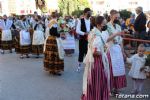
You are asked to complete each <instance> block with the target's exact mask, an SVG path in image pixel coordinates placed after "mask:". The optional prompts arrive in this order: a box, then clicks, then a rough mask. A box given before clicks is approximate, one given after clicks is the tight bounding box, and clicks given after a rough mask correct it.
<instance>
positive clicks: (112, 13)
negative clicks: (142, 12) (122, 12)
mask: <svg viewBox="0 0 150 100" xmlns="http://www.w3.org/2000/svg"><path fill="white" fill-rule="evenodd" d="M118 13H119V12H118V11H117V10H114V9H112V10H111V11H110V15H111V16H112V15H114V14H118Z"/></svg>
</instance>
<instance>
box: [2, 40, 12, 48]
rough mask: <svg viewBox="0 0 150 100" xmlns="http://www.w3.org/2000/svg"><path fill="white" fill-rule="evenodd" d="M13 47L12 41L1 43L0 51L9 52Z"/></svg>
mask: <svg viewBox="0 0 150 100" xmlns="http://www.w3.org/2000/svg"><path fill="white" fill-rule="evenodd" d="M12 47H13V43H12V41H1V49H2V50H11V49H12Z"/></svg>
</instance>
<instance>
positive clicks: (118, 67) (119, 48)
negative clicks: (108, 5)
mask: <svg viewBox="0 0 150 100" xmlns="http://www.w3.org/2000/svg"><path fill="white" fill-rule="evenodd" d="M118 14H119V13H118V12H117V11H116V10H111V11H110V22H108V23H107V27H108V28H107V30H108V32H109V35H110V36H113V35H115V34H117V33H118V32H123V33H124V31H122V30H121V27H120V25H118V24H116V23H118ZM122 42H123V40H122V37H121V36H116V37H115V38H114V39H113V41H111V42H109V43H108V44H109V45H108V49H109V50H108V52H107V56H108V58H109V61H110V62H111V63H110V81H111V83H110V85H111V91H112V93H113V94H118V93H119V89H122V88H124V87H126V85H127V83H126V75H125V64H124V58H123V54H124V51H123V44H122Z"/></svg>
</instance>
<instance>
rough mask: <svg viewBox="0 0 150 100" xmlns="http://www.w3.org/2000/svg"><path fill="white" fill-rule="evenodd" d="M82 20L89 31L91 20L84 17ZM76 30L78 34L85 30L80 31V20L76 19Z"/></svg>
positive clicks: (82, 33)
mask: <svg viewBox="0 0 150 100" xmlns="http://www.w3.org/2000/svg"><path fill="white" fill-rule="evenodd" d="M84 21H85V26H86V30H87V32H88V33H89V32H90V28H91V21H90V19H86V18H84ZM76 32H77V33H78V34H80V35H84V34H85V32H83V31H81V20H78V24H77V27H76Z"/></svg>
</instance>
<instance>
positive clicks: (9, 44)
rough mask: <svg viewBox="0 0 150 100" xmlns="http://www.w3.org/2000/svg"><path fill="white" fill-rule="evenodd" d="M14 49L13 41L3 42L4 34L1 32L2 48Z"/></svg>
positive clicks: (0, 45) (0, 41) (0, 43)
mask: <svg viewBox="0 0 150 100" xmlns="http://www.w3.org/2000/svg"><path fill="white" fill-rule="evenodd" d="M12 47H13V43H12V41H2V32H0V48H1V49H2V50H11V49H12Z"/></svg>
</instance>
